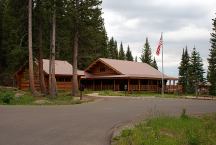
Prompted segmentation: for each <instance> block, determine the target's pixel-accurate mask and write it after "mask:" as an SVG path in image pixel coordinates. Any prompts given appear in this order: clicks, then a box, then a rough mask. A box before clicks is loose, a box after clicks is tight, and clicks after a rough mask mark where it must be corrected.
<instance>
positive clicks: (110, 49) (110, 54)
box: [108, 37, 115, 59]
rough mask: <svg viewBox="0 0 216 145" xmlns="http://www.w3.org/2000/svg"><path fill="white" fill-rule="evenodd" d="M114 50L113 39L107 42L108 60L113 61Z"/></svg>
mask: <svg viewBox="0 0 216 145" xmlns="http://www.w3.org/2000/svg"><path fill="white" fill-rule="evenodd" d="M114 50H115V40H114V38H113V37H111V39H110V40H109V43H108V58H112V59H114V58H115V57H114Z"/></svg>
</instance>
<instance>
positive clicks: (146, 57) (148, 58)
mask: <svg viewBox="0 0 216 145" xmlns="http://www.w3.org/2000/svg"><path fill="white" fill-rule="evenodd" d="M140 60H141V61H142V62H143V63H147V64H149V65H152V53H151V47H150V45H149V41H148V38H146V42H145V45H144V48H143V50H142V55H141V57H140Z"/></svg>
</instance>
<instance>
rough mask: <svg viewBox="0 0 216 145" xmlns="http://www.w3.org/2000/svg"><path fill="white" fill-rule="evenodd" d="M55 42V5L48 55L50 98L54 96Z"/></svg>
mask: <svg viewBox="0 0 216 145" xmlns="http://www.w3.org/2000/svg"><path fill="white" fill-rule="evenodd" d="M55 41H56V11H55V5H54V10H53V17H52V42H51V54H50V74H49V86H50V87H49V93H50V96H51V97H52V98H54V97H55V96H56V93H57V92H56V79H55Z"/></svg>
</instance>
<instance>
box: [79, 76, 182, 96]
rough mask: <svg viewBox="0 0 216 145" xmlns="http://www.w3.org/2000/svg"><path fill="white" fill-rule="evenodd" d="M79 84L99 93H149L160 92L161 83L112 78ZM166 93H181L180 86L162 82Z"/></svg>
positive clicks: (148, 80)
mask: <svg viewBox="0 0 216 145" xmlns="http://www.w3.org/2000/svg"><path fill="white" fill-rule="evenodd" d="M81 83H82V84H83V85H84V86H85V88H86V89H89V90H94V91H101V90H113V91H128V92H131V91H150V92H158V93H159V92H161V88H162V85H161V84H162V81H161V79H149V78H142V79H140V78H139V79H138V78H114V79H111V78H109V79H105V78H103V79H102V78H101V79H85V80H82V81H81ZM164 84H165V89H164V91H165V92H166V93H174V92H177V91H178V92H179V91H181V86H179V85H177V84H176V79H170V80H164Z"/></svg>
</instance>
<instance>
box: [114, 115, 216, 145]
mask: <svg viewBox="0 0 216 145" xmlns="http://www.w3.org/2000/svg"><path fill="white" fill-rule="evenodd" d="M113 140H114V145H216V114H214V115H208V116H203V117H199V118H196V117H188V116H187V117H186V115H182V116H181V117H179V118H177V117H158V118H153V119H150V120H148V121H146V122H142V123H140V124H138V125H136V126H135V127H134V128H133V129H125V130H123V131H122V133H121V135H120V136H117V137H115V138H113Z"/></svg>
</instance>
